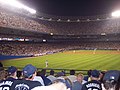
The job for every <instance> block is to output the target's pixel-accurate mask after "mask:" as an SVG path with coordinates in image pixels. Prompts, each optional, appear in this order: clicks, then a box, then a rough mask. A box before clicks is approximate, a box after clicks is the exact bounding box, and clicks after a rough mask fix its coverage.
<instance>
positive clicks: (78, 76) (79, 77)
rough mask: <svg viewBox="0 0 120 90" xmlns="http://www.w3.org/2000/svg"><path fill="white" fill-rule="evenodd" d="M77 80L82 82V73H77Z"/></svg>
mask: <svg viewBox="0 0 120 90" xmlns="http://www.w3.org/2000/svg"><path fill="white" fill-rule="evenodd" d="M76 79H77V81H79V82H81V83H82V80H83V79H84V76H83V74H82V73H78V74H77V78H76Z"/></svg>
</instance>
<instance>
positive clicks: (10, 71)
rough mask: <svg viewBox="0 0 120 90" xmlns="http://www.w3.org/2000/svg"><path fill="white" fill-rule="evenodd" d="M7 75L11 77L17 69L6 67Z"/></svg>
mask: <svg viewBox="0 0 120 90" xmlns="http://www.w3.org/2000/svg"><path fill="white" fill-rule="evenodd" d="M7 71H8V74H9V75H11V74H13V73H15V72H16V71H17V68H16V67H15V66H10V67H8V70H7Z"/></svg>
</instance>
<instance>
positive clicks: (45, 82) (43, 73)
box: [39, 69, 52, 86]
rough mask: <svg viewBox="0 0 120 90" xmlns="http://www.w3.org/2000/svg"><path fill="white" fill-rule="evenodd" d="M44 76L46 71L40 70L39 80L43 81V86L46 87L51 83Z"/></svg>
mask: <svg viewBox="0 0 120 90" xmlns="http://www.w3.org/2000/svg"><path fill="white" fill-rule="evenodd" d="M45 74H46V69H42V70H41V72H40V75H39V76H41V78H42V79H43V81H44V84H45V86H47V85H50V84H51V83H52V82H51V80H50V79H48V78H47V77H46V75H45Z"/></svg>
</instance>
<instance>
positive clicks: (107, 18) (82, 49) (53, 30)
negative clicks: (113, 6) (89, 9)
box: [0, 0, 120, 90]
mask: <svg viewBox="0 0 120 90" xmlns="http://www.w3.org/2000/svg"><path fill="white" fill-rule="evenodd" d="M6 1H7V2H6ZM13 1H15V3H16V5H15V4H14V2H13ZM13 1H12V3H10V0H0V63H1V67H3V68H4V69H5V70H7V68H8V67H10V66H15V67H16V68H17V69H18V71H21V72H22V69H23V67H25V66H26V65H28V64H31V65H33V66H35V67H36V68H37V70H38V71H40V70H42V69H45V70H46V73H47V75H49V72H50V70H54V71H55V73H56V74H57V73H58V72H60V71H62V72H65V73H66V75H68V74H69V72H70V71H71V70H75V71H76V73H79V72H81V73H83V74H85V75H86V74H87V71H89V70H99V71H101V72H103V71H104V72H107V71H109V70H113V71H114V70H115V71H119V70H120V66H119V65H120V18H119V17H120V11H116V12H113V13H112V14H111V13H110V14H109V13H107V14H106V13H101V12H100V13H101V14H98V12H97V13H95V14H94V15H91V14H89V15H84V13H82V14H83V15H80V14H78V15H73V14H71V15H66V13H65V15H64V14H63V13H62V14H60V12H59V13H58V14H60V15H58V14H56V13H57V12H54V13H53V12H52V14H51V13H47V12H46V13H45V12H42V11H38V10H35V9H32V8H29V7H27V6H24V5H25V4H26V5H28V6H32V5H33V8H36V7H35V6H37V5H36V4H35V1H34V0H30V1H29V0H26V1H25V0H21V2H22V3H24V5H22V4H20V3H18V2H17V1H19V0H13ZM32 1H34V2H32ZM37 1H39V0H36V3H38V2H37ZM41 1H42V0H41ZM70 1H71V0H70ZM46 2H47V1H46ZM56 2H57V1H56ZM44 3H45V2H44ZM47 3H50V2H47ZM65 3H66V2H65ZM18 4H20V5H18ZM29 4H30V5H29ZM54 4H55V2H54ZM46 5H48V4H46ZM63 5H65V4H63ZM70 5H71V4H70ZM17 6H19V7H17ZM53 7H54V6H53ZM76 7H77V6H76ZM44 8H45V7H44ZM46 8H47V7H46ZM64 8H65V7H64ZM41 10H42V9H41ZM45 10H46V9H45ZM48 10H49V9H48ZM61 10H63V9H61ZM65 10H66V9H65ZM67 10H68V9H67ZM49 12H50V11H49ZM71 12H72V11H71ZM81 12H82V11H81ZM73 13H75V12H73ZM68 14H69V12H68ZM85 14H86V13H85ZM119 77H120V74H119ZM21 90H22V89H21ZM25 90H27V89H25ZM30 90H31V89H30ZM35 90H37V89H35ZM41 90H42V89H41ZM75 90H77V89H75ZM84 90H86V89H84ZM97 90H98V89H97ZM105 90H109V89H105ZM113 90H118V89H113Z"/></svg>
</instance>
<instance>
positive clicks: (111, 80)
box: [103, 70, 120, 90]
mask: <svg viewBox="0 0 120 90" xmlns="http://www.w3.org/2000/svg"><path fill="white" fill-rule="evenodd" d="M103 84H104V87H105V89H107V90H110V89H113V90H120V71H117V70H110V71H108V72H106V73H105V75H104V77H103Z"/></svg>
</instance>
